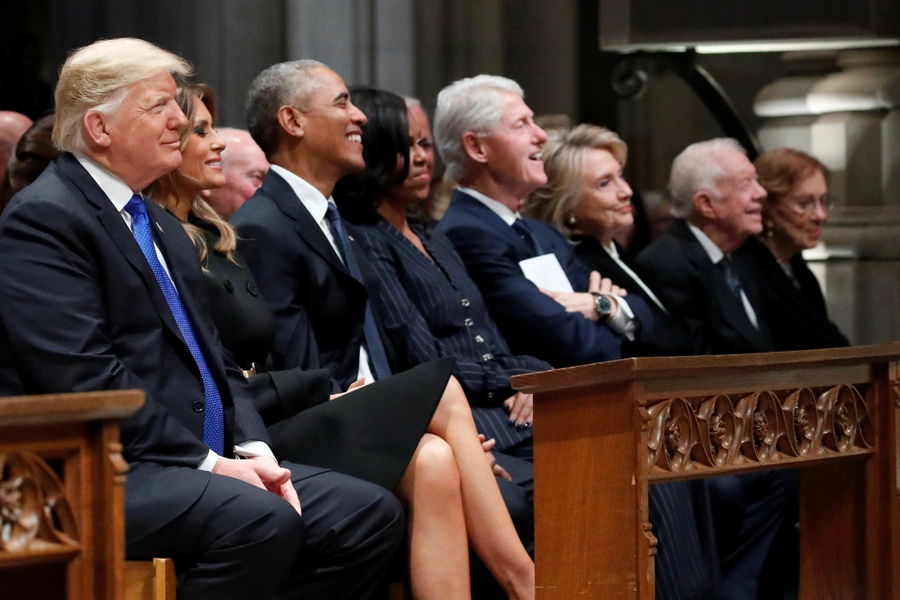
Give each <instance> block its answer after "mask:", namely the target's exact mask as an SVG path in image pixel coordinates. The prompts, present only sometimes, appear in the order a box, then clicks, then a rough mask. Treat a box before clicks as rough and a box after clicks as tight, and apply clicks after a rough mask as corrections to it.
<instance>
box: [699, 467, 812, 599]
mask: <svg viewBox="0 0 900 600" xmlns="http://www.w3.org/2000/svg"><path fill="white" fill-rule="evenodd" d="M708 484H709V491H710V497H711V499H712V514H713V523H714V524H715V531H716V545H717V546H718V552H719V558H720V560H721V565H722V594H721V597H722V599H723V600H757V598H758V591H759V586H760V578H761V577H762V575H763V566H764V565H765V564H766V559H767V558H768V556H769V554H770V553H771V551H772V549H773V543H774V542H775V540H776V539H777V536H778V535H779V532H782V531H785V528H784V525H785V521H786V520H794V519H795V518H796V514H797V509H796V507H797V486H798V476H797V472H796V471H795V470H781V471H768V472H764V473H751V474H748V475H730V476H725V477H714V478H712V479H709V480H708ZM790 525H791V526H792V525H793V523H790ZM791 529H792V527H788V528H787V530H788V531H790V530H791ZM780 539H785V538H780ZM786 539H787V541H785V542H784V544H787V545H792V547H782V548H778V549H777V550H778V552H780V553H782V555H783V556H785V557H787V558H786V559H785V560H788V561H789V562H791V563H793V564H796V563H797V561H796V560H794V558H793V557H795V556H796V555H797V554H798V553H799V547H798V546H797V540H796V537H795V538H793V540H791V538H790V537H788V538H786ZM792 575H793V574H790V573H784V572H782V573H780V574H776V575H775V577H776V578H780V579H781V580H780V581H771V580H770V581H766V582H764V583H765V589H766V590H769V591H767V593H769V594H773V595H772V596H771V597H773V598H781V596H782V595H783V594H784V589H785V588H786V587H787V584H788V580H789V579H790V578H791V577H792ZM773 590H774V591H773Z"/></svg>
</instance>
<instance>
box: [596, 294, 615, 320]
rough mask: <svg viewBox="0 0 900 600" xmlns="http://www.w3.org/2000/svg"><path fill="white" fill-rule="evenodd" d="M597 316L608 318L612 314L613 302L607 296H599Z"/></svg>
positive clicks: (597, 299)
mask: <svg viewBox="0 0 900 600" xmlns="http://www.w3.org/2000/svg"><path fill="white" fill-rule="evenodd" d="M596 303H597V314H598V315H600V316H601V317H608V316H609V315H610V313H611V312H612V302H611V301H610V299H609V298H608V297H606V296H597V298H596Z"/></svg>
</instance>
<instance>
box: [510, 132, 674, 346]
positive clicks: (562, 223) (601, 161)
mask: <svg viewBox="0 0 900 600" xmlns="http://www.w3.org/2000/svg"><path fill="white" fill-rule="evenodd" d="M627 157H628V147H627V146H626V145H625V142H623V141H622V140H621V138H619V136H618V135H616V133H615V132H612V131H610V130H609V129H606V128H604V127H598V126H596V125H588V124H583V125H579V126H578V127H576V128H575V129H573V130H572V131H569V132H562V133H559V134H557V135H553V136H551V137H550V139H549V140H548V141H547V143H546V144H545V145H544V150H543V152H542V154H541V158H542V159H543V161H544V170H545V171H546V173H547V183H546V184H545V185H543V186H541V187H540V188H538V189H537V190H535V191H534V192H533V193H532V194H531V195H530V196H529V197H528V199H527V200H526V201H525V206H524V209H523V213H524V214H525V215H527V216H530V217H532V218H534V219H539V220H542V221H546V222H547V223H550V224H551V225H553V226H554V227H555V228H556V229H558V230H559V231H560V232H561V233H562V234H563V235H565V236H566V237H567V238H569V239H570V240H571V241H572V242H573V243H574V244H575V254H576V256H577V257H578V258H579V259H581V261H583V262H584V263H585V264H586V265H587V267H588V268H590V269H591V270H595V271H598V272H599V273H600V275H601V276H602V277H608V278H609V279H611V280H612V283H613V284H615V285H617V286H619V287H620V288H623V289H625V290H627V291H628V294H629V295H632V294H633V295H637V296H641V297H642V298H643V299H644V300H645V302H646V303H647V305H648V306H650V308H651V310H652V311H653V313H654V317H655V318H654V320H653V322H652V323H651V326H650V327H646V326H645V327H643V328H642V330H641V331H640V333H639V335H637V336H636V338H635V340H634V341H632V342H627V343H625V344H623V346H622V351H623V354H626V355H631V356H648V355H680V354H689V353H690V352H691V348H690V341H689V339H688V337H687V333H686V331H685V330H684V329H683V327H682V326H681V324H680V323H678V322H676V321H675V319H674V318H673V317H671V316H670V315H669V311H668V310H667V309H666V307H665V306H664V305H663V303H662V302H661V301H660V300H659V298H658V297H657V295H656V294H655V293H654V292H653V290H652V289H650V287H649V286H648V285H647V284H646V283H645V282H644V281H643V280H642V279H641V277H640V275H639V274H638V273H637V272H636V267H635V265H634V263H633V262H632V260H631V258H630V256H628V254H627V253H626V252H625V251H624V250H623V249H621V248H619V247H618V246H617V245H616V242H615V237H616V236H617V235H618V234H620V233H622V232H623V231H625V230H627V229H628V228H629V227H631V225H632V224H633V223H634V216H633V213H632V206H631V196H632V191H631V187H630V186H629V185H628V182H627V181H625V179H624V177H623V176H622V169H623V167H624V166H625V161H626V159H627Z"/></svg>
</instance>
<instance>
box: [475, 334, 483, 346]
mask: <svg viewBox="0 0 900 600" xmlns="http://www.w3.org/2000/svg"><path fill="white" fill-rule="evenodd" d="M475 341H476V342H478V343H479V344H483V343H484V338H483V337H481V336H480V335H476V336H475Z"/></svg>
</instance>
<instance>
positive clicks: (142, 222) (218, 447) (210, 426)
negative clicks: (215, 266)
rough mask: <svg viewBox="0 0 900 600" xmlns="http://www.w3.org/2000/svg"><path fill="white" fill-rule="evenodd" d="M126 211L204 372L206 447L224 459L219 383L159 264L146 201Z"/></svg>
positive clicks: (135, 202)
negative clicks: (214, 377) (215, 379)
mask: <svg viewBox="0 0 900 600" xmlns="http://www.w3.org/2000/svg"><path fill="white" fill-rule="evenodd" d="M125 210H126V211H127V212H128V214H130V215H131V218H132V219H133V222H132V230H133V231H134V237H135V239H136V240H137V243H138V245H139V246H140V247H141V252H143V253H144V257H145V258H146V259H147V262H148V263H150V269H151V270H152V271H153V275H155V276H156V281H157V283H159V287H160V288H161V289H162V293H163V296H165V298H166V303H168V305H169V309H170V310H171V311H172V316H173V317H175V323H177V324H178V329H179V331H181V336H182V337H183V338H184V342H185V343H186V344H187V347H188V349H189V350H190V351H191V356H193V357H194V361H195V362H196V363H197V368H198V369H199V370H200V377H201V379H202V380H203V395H204V396H205V397H206V407H205V412H204V415H203V443H205V444H206V445H207V446H209V449H210V450H212V451H213V452H215V453H216V454H218V455H219V456H224V446H225V421H224V417H223V415H222V398H221V397H220V396H219V388H218V387H216V382H215V381H214V380H213V376H212V373H211V372H210V371H209V367H208V366H207V365H206V360H205V359H204V358H203V353H202V352H201V351H200V345H199V344H198V343H197V338H196V337H195V336H194V329H193V327H191V322H190V320H189V319H188V316H187V313H186V312H185V310H184V305H183V304H182V303H181V298H180V297H179V296H178V290H176V289H175V285H174V284H173V283H172V280H171V279H169V275H168V274H167V273H166V271H165V269H163V266H162V263H160V262H159V258H158V257H157V256H156V248H155V247H154V245H153V230H152V228H151V226H150V217H148V216H147V207H146V206H144V201H143V200H142V199H141V197H140V196H139V195H138V194H135V195H134V196H132V197H131V200H129V201H128V204H126V205H125Z"/></svg>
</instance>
